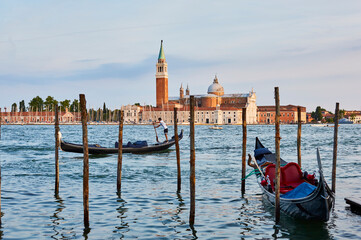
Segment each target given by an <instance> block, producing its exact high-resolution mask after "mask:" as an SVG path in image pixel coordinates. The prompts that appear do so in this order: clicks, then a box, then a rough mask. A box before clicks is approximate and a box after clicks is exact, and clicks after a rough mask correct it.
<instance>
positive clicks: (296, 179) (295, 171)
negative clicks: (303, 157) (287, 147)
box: [281, 162, 305, 190]
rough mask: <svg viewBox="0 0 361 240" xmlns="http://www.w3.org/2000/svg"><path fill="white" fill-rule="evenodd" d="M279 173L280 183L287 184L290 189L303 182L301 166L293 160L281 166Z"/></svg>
mask: <svg viewBox="0 0 361 240" xmlns="http://www.w3.org/2000/svg"><path fill="white" fill-rule="evenodd" d="M281 175H282V177H281V180H282V184H283V185H284V186H289V187H290V188H291V189H294V188H296V187H297V186H298V185H300V184H301V183H304V182H305V180H304V179H303V173H302V171H301V168H300V166H299V165H298V164H297V163H295V162H289V163H287V165H286V166H284V167H281ZM291 189H290V190H291Z"/></svg>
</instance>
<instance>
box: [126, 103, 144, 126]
mask: <svg viewBox="0 0 361 240" xmlns="http://www.w3.org/2000/svg"><path fill="white" fill-rule="evenodd" d="M141 109H142V108H141V107H140V106H137V105H126V106H122V107H121V110H123V111H124V123H125V124H138V123H139V122H141V121H142V115H141Z"/></svg>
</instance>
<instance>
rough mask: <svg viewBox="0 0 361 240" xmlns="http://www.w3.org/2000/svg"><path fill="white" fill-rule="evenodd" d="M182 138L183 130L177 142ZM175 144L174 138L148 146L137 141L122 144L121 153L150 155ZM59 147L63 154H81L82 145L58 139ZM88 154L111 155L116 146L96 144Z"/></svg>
mask: <svg viewBox="0 0 361 240" xmlns="http://www.w3.org/2000/svg"><path fill="white" fill-rule="evenodd" d="M182 138H183V130H182V131H181V133H180V134H179V135H178V139H179V141H180V140H181V139H182ZM174 144H175V138H174V136H173V137H172V139H170V140H169V141H167V142H161V143H155V144H150V145H148V144H147V143H146V142H145V141H138V142H135V143H130V142H128V144H126V145H124V144H123V151H122V152H123V153H135V154H142V153H152V152H159V151H164V150H167V149H168V148H170V147H171V146H173V145H174ZM60 147H61V150H63V151H65V152H75V153H83V145H82V144H75V143H69V142H65V141H63V140H62V139H60ZM88 150H89V154H112V153H118V145H117V143H115V147H114V148H107V147H102V146H100V145H98V144H96V145H88Z"/></svg>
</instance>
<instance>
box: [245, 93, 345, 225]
mask: <svg viewBox="0 0 361 240" xmlns="http://www.w3.org/2000/svg"><path fill="white" fill-rule="evenodd" d="M275 105H276V115H275V130H276V134H275V152H276V173H275V175H276V176H275V222H276V223H278V222H279V221H280V215H281V214H280V182H281V181H280V180H281V177H280V173H281V157H280V140H281V136H280V116H281V113H280V97H279V88H278V87H275ZM338 119H339V103H336V109H335V117H334V123H335V125H334V142H333V162H332V191H333V192H335V191H336V162H337V138H338ZM242 120H243V122H242V124H243V149H242V184H241V192H242V196H243V195H244V193H245V186H246V183H245V182H246V179H245V178H246V144H247V123H246V111H245V109H243V111H242ZM297 121H298V129H297V161H298V165H299V166H300V167H301V127H302V120H301V107H298V108H297Z"/></svg>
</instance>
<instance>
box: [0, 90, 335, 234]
mask: <svg viewBox="0 0 361 240" xmlns="http://www.w3.org/2000/svg"><path fill="white" fill-rule="evenodd" d="M79 98H80V109H81V120H82V129H83V147H84V161H83V208H84V227H85V228H86V229H89V153H88V130H87V110H86V100H85V95H84V94H80V95H79ZM275 104H276V119H275V128H276V136H275V146H276V147H275V148H276V149H275V151H276V186H275V193H276V201H275V221H276V223H278V222H279V220H280V139H281V137H280V116H281V114H280V100H279V89H278V87H275ZM194 107H195V99H194V96H190V161H189V163H190V177H189V181H190V213H189V225H190V226H191V228H193V227H194V217H195V182H196V180H195V138H194V133H195V131H194V126H195V116H194ZM0 111H1V110H0ZM119 114H120V116H119V119H120V121H119V136H118V138H119V139H118V141H119V144H118V162H117V194H118V196H119V197H120V196H121V186H122V185H121V183H122V147H123V144H122V143H123V120H124V112H123V111H120V113H119ZM246 114H247V113H246V108H243V110H242V124H243V126H242V130H243V142H242V145H243V146H242V182H241V192H242V196H243V195H244V194H245V186H246V184H245V177H246V144H247V123H246V117H247V115H246ZM297 115H298V131H297V159H298V164H299V165H300V166H301V126H302V121H301V109H300V107H298V114H297ZM338 118H339V103H336V110H335V125H334V145H333V165H332V191H333V192H335V190H336V162H337V136H338ZM174 136H175V146H176V156H177V192H180V191H181V169H180V151H179V143H178V128H177V108H174ZM0 139H1V119H0ZM55 196H56V197H59V117H58V106H56V107H55ZM0 213H1V165H0ZM0 226H1V216H0Z"/></svg>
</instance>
